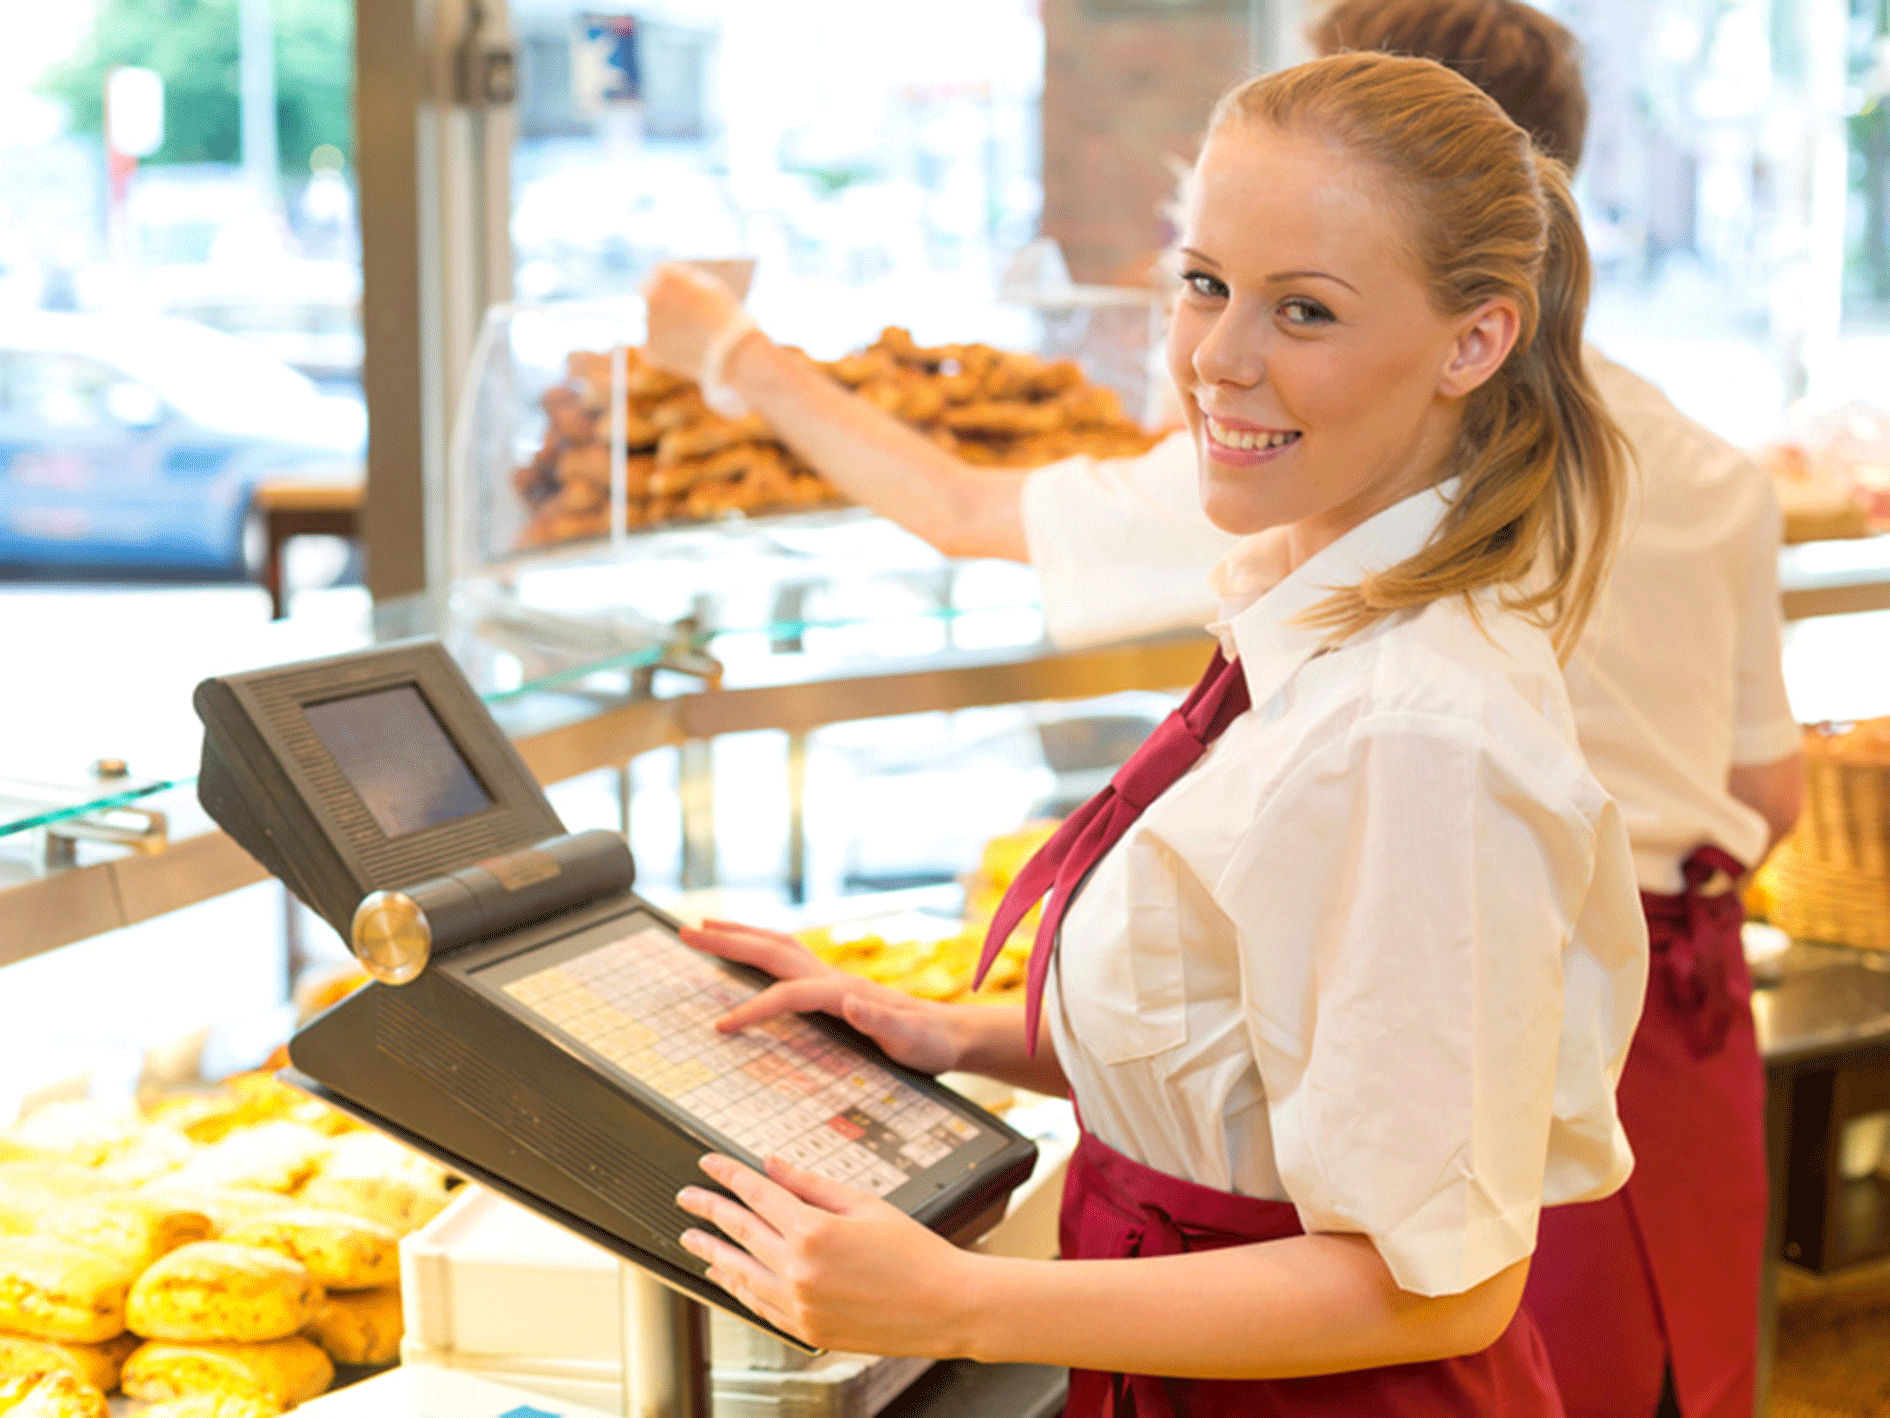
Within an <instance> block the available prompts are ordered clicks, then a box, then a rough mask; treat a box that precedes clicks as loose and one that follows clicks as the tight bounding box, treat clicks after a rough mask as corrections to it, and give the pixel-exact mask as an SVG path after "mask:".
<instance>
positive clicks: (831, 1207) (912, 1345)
mask: <svg viewBox="0 0 1890 1418" xmlns="http://www.w3.org/2000/svg"><path fill="white" fill-rule="evenodd" d="M702 1170H703V1171H704V1172H706V1173H708V1175H709V1176H710V1177H711V1178H713V1179H714V1180H715V1181H716V1182H718V1183H720V1184H721V1185H722V1186H723V1187H725V1188H727V1189H728V1190H729V1191H731V1192H733V1193H734V1194H735V1198H737V1199H731V1198H729V1197H726V1196H723V1195H721V1194H720V1193H718V1192H713V1191H710V1190H709V1189H708V1188H706V1187H685V1188H684V1189H683V1190H682V1192H681V1193H680V1194H679V1195H678V1197H677V1198H676V1200H677V1204H678V1205H679V1206H681V1207H682V1209H683V1210H684V1211H687V1212H688V1213H690V1215H692V1216H700V1217H701V1218H702V1219H703V1220H705V1221H708V1222H709V1223H711V1224H712V1225H714V1226H715V1227H716V1228H717V1229H718V1230H720V1231H721V1232H722V1233H723V1236H726V1237H728V1239H727V1240H724V1239H722V1237H721V1236H713V1235H710V1234H709V1233H708V1232H707V1231H696V1230H690V1231H685V1232H684V1233H683V1235H682V1244H683V1246H684V1247H685V1248H686V1249H688V1251H689V1252H690V1253H691V1254H692V1255H696V1256H699V1257H701V1258H702V1259H703V1260H705V1261H707V1262H708V1263H709V1279H711V1280H713V1281H714V1282H715V1283H716V1284H718V1285H720V1286H721V1287H722V1288H723V1289H724V1290H727V1291H728V1292H729V1293H730V1294H731V1295H733V1296H734V1297H735V1298H736V1299H738V1300H740V1301H741V1302H742V1303H743V1304H744V1305H746V1306H748V1308H749V1309H751V1310H753V1311H754V1312H755V1313H756V1314H758V1315H761V1316H762V1317H763V1318H765V1319H767V1320H769V1321H771V1322H772V1323H774V1324H777V1325H779V1326H780V1327H781V1328H782V1329H785V1330H787V1331H788V1332H789V1333H790V1334H793V1335H797V1336H799V1337H800V1338H801V1339H804V1340H805V1341H807V1342H808V1343H809V1344H812V1345H815V1346H817V1347H819V1348H822V1349H843V1350H848V1351H851V1352H855V1353H861V1354H907V1355H920V1356H923V1357H926V1358H934V1359H949V1358H956V1357H958V1356H960V1355H962V1354H964V1353H965V1352H966V1350H967V1348H968V1347H969V1346H968V1342H967V1339H968V1336H969V1335H970V1334H971V1332H972V1325H971V1316H972V1311H973V1307H974V1306H975V1304H976V1284H975V1282H976V1278H977V1276H976V1271H977V1267H978V1266H979V1265H980V1264H982V1263H984V1262H985V1257H983V1256H980V1255H976V1254H973V1253H972V1252H969V1251H961V1250H959V1249H958V1247H956V1246H954V1245H953V1244H952V1243H951V1242H949V1241H947V1240H946V1239H945V1238H944V1237H942V1236H940V1235H938V1234H936V1233H935V1232H933V1231H930V1230H928V1229H927V1228H926V1227H925V1226H923V1225H921V1224H920V1223H919V1222H917V1221H914V1220H913V1219H912V1218H911V1217H910V1216H907V1215H906V1214H905V1213H904V1212H903V1211H900V1210H899V1209H898V1208H897V1207H895V1206H893V1205H891V1204H890V1203H888V1202H885V1201H882V1200H880V1199H879V1198H878V1197H876V1196H874V1195H872V1194H871V1193H870V1192H864V1191H860V1190H859V1189H857V1188H855V1187H849V1186H845V1185H843V1184H842V1183H840V1182H834V1181H829V1180H828V1179H827V1178H825V1177H819V1176H816V1175H814V1174H813V1173H812V1172H807V1171H803V1170H802V1169H801V1168H799V1167H794V1166H790V1165H789V1164H788V1163H787V1162H785V1161H783V1160H782V1159H781V1158H778V1157H771V1158H769V1159H768V1172H767V1175H766V1176H763V1175H762V1174H761V1173H760V1172H757V1171H755V1170H753V1169H752V1168H750V1167H744V1166H743V1165H742V1164H741V1163H739V1162H736V1161H734V1160H733V1159H732V1158H728V1157H722V1156H719V1155H716V1154H714V1153H711V1154H709V1155H708V1156H706V1157H704V1158H703V1159H702Z"/></svg>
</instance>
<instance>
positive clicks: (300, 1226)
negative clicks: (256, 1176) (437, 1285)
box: [226, 1207, 400, 1290]
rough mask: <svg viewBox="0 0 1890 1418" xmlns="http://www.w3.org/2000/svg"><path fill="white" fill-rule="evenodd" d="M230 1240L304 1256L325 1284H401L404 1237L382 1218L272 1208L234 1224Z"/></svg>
mask: <svg viewBox="0 0 1890 1418" xmlns="http://www.w3.org/2000/svg"><path fill="white" fill-rule="evenodd" d="M226 1239H227V1240H229V1241H230V1242H231V1244H233V1245H239V1246H255V1247H257V1248H259V1249H261V1250H265V1251H275V1252H276V1253H277V1254H279V1255H285V1256H288V1257H289V1258H290V1259H292V1260H298V1261H300V1262H301V1263H302V1264H303V1265H305V1266H307V1267H308V1273H309V1274H310V1275H312V1276H314V1277H315V1279H316V1280H317V1281H319V1282H320V1283H321V1285H322V1287H323V1288H324V1289H328V1290H367V1289H372V1288H373V1287H374V1286H377V1285H398V1284H399V1283H400V1237H399V1236H398V1235H396V1234H395V1233H394V1231H393V1230H392V1229H391V1228H389V1227H387V1226H383V1225H382V1224H381V1223H380V1222H378V1221H371V1220H369V1219H368V1218H366V1217H364V1216H355V1215H352V1214H351V1213H349V1212H346V1211H323V1210H320V1209H318V1208H316V1207H293V1208H291V1209H289V1210H287V1211H276V1212H271V1213H270V1214H269V1215H266V1216H258V1217H254V1218H252V1219H251V1220H248V1221H245V1222H243V1223H242V1224H240V1225H238V1226H234V1227H232V1228H231V1229H230V1230H229V1232H228V1233H227V1234H226Z"/></svg>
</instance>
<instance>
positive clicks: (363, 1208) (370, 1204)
mask: <svg viewBox="0 0 1890 1418" xmlns="http://www.w3.org/2000/svg"><path fill="white" fill-rule="evenodd" d="M295 1199H296V1200H297V1201H298V1202H300V1203H302V1205H304V1206H310V1207H315V1208H318V1209H319V1210H323V1211H345V1212H347V1213H348V1214H349V1215H350V1216H359V1217H361V1218H362V1219H364V1220H367V1221H375V1222H379V1223H380V1224H381V1225H383V1226H385V1227H387V1229H388V1230H390V1231H392V1232H393V1233H394V1234H395V1235H396V1236H404V1235H406V1234H407V1233H408V1232H410V1231H416V1230H418V1229H419V1228H420V1227H422V1226H424V1225H426V1224H427V1222H429V1221H431V1220H432V1219H433V1218H434V1217H436V1216H438V1215H439V1214H440V1213H441V1212H442V1211H444V1210H445V1209H446V1203H447V1200H448V1197H447V1195H446V1188H445V1186H444V1185H440V1186H436V1187H427V1188H424V1189H423V1188H421V1187H417V1186H415V1185H414V1184H413V1183H411V1182H409V1181H406V1180H404V1179H403V1178H400V1177H357V1176H330V1175H329V1174H327V1173H323V1174H322V1175H320V1176H318V1177H315V1178H314V1179H313V1180H311V1181H309V1182H308V1183H306V1184H305V1185H304V1186H303V1187H302V1189H301V1191H299V1192H297V1193H296V1194H295Z"/></svg>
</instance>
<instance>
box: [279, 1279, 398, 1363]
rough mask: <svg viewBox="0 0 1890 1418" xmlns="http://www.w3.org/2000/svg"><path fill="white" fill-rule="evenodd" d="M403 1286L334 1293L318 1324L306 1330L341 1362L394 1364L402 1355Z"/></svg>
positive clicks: (316, 1322)
mask: <svg viewBox="0 0 1890 1418" xmlns="http://www.w3.org/2000/svg"><path fill="white" fill-rule="evenodd" d="M405 1329H406V1322H405V1320H404V1319H403V1318H402V1317H401V1311H400V1289H399V1287H398V1286H393V1285H386V1286H383V1287H381V1288H380V1289H378V1290H347V1291H343V1292H342V1293H340V1294H336V1295H330V1296H329V1297H328V1299H327V1301H326V1302H325V1303H324V1304H323V1305H322V1312H321V1313H320V1314H319V1315H317V1316H315V1320H314V1323H312V1324H310V1325H309V1327H308V1328H307V1329H305V1330H303V1331H302V1333H303V1334H304V1335H305V1336H307V1337H308V1338H309V1339H312V1340H314V1341H315V1342H316V1343H317V1344H319V1345H321V1347H322V1348H323V1349H325V1350H326V1351H327V1352H328V1357H329V1358H331V1359H333V1360H334V1361H335V1362H336V1363H337V1364H391V1363H392V1362H393V1361H394V1360H396V1359H398V1358H399V1357H400V1337H401V1335H402V1334H403V1333H404V1332H405Z"/></svg>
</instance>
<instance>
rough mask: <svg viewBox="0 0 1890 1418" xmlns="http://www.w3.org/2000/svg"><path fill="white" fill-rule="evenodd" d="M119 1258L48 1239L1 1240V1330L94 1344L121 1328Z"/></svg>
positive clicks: (123, 1277)
mask: <svg viewBox="0 0 1890 1418" xmlns="http://www.w3.org/2000/svg"><path fill="white" fill-rule="evenodd" d="M130 1283H131V1273H130V1272H129V1271H128V1270H127V1269H126V1267H125V1264H124V1262H123V1261H122V1260H119V1259H117V1258H115V1257H113V1256H108V1255H100V1254H99V1253H97V1252H96V1251H88V1250H86V1249H85V1248H84V1247H82V1246H75V1245H73V1244H72V1243H71V1242H69V1241H57V1240H54V1239H52V1238H51V1237H48V1236H9V1237H7V1238H5V1239H4V1240H0V1329H4V1330H10V1331H11V1332H12V1333H14V1334H23V1335H26V1336H28V1337H29V1338H32V1339H59V1340H76V1341H78V1342H79V1343H81V1344H98V1343H102V1342H103V1341H105V1340H107V1339H114V1338H116V1337H117V1336H118V1335H120V1334H122V1333H124V1330H125V1291H126V1289H127V1287H128V1286H129V1285H130Z"/></svg>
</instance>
